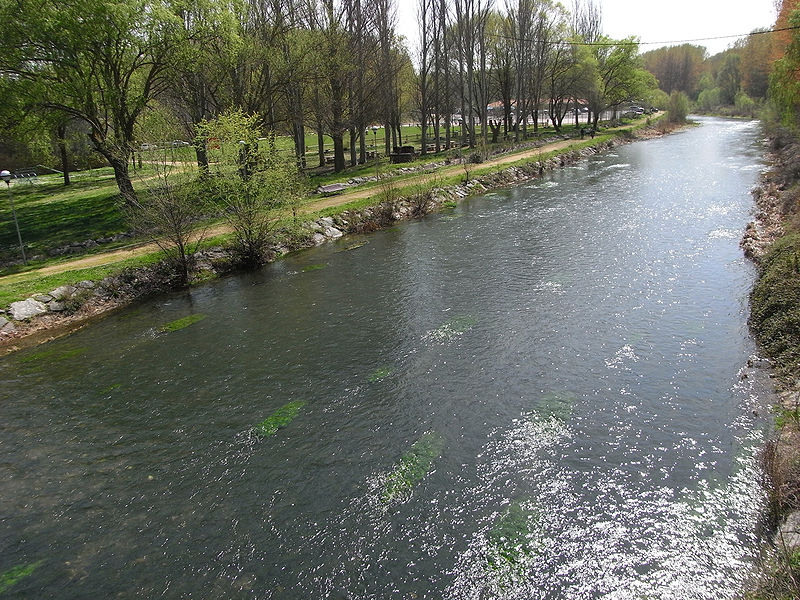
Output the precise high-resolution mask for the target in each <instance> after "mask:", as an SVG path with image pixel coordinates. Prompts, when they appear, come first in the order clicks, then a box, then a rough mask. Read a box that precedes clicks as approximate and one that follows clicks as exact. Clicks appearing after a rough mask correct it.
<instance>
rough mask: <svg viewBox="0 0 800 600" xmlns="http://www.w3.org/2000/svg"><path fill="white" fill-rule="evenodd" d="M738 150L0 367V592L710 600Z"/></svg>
mask: <svg viewBox="0 0 800 600" xmlns="http://www.w3.org/2000/svg"><path fill="white" fill-rule="evenodd" d="M757 138H758V130H757V126H756V125H754V124H751V123H738V122H737V123H732V122H727V121H720V120H713V119H709V120H704V124H703V127H701V128H696V129H693V130H690V131H686V132H683V133H680V134H676V135H673V136H670V137H668V138H665V139H660V140H652V141H649V142H643V143H638V144H634V145H630V146H625V147H622V148H619V149H618V150H616V151H615V153H614V154H608V155H605V156H596V157H592V158H591V159H590V160H588V161H585V162H582V163H580V164H579V165H576V166H574V167H570V168H567V169H564V170H562V171H560V172H558V173H555V174H553V175H552V177H551V178H550V179H548V180H546V181H544V182H535V183H533V184H531V185H526V186H524V187H520V188H515V189H511V190H506V191H502V192H495V193H493V194H491V195H489V196H486V197H482V198H474V199H470V200H468V201H466V202H464V203H462V204H461V205H459V207H458V208H456V209H454V211H453V212H450V213H449V214H442V215H438V216H433V217H431V218H428V219H426V220H423V221H421V222H416V223H410V224H405V225H402V226H399V227H396V228H392V229H390V230H388V231H384V232H380V233H377V234H375V235H373V236H370V238H369V244H366V245H364V244H361V243H360V242H361V241H363V240H356V242H359V243H358V246H357V247H358V250H357V251H354V252H350V251H348V252H342V250H347V249H354V248H355V247H354V246H353V244H354V243H355V242H354V241H353V240H342V241H341V242H340V243H339V244H334V245H330V246H328V247H324V248H318V249H315V250H312V251H309V252H307V253H302V254H297V255H294V256H291V257H289V258H287V259H285V260H283V261H280V262H279V263H276V264H275V265H272V266H270V267H269V268H267V269H264V270H263V271H262V272H260V273H257V274H252V275H248V276H243V277H239V278H231V279H227V280H224V281H218V282H214V283H211V284H209V285H207V286H204V287H200V288H197V289H193V290H191V291H190V292H188V293H185V294H176V295H174V296H170V297H168V298H162V299H159V300H157V301H153V302H151V303H148V304H144V305H142V306H139V307H137V308H136V309H135V310H131V311H127V312H125V313H122V314H120V315H116V316H114V317H111V318H109V319H107V320H106V321H103V322H101V323H99V324H98V325H96V326H94V327H92V328H90V329H87V330H84V331H81V332H79V333H77V334H75V335H73V336H71V337H70V338H67V339H64V340H60V341H57V342H54V343H51V344H48V345H46V346H43V347H42V348H39V349H37V350H35V351H29V352H27V353H23V354H19V355H17V356H11V357H8V358H6V359H3V360H2V362H0V375H1V376H2V379H3V382H4V385H3V386H2V389H0V403H2V404H1V406H2V410H3V419H2V422H1V423H0V456H2V459H0V475H1V476H0V506H2V509H0V510H2V513H0V514H2V518H0V573H5V572H12V573H21V572H22V571H24V570H25V569H26V567H27V566H29V565H36V568H35V570H31V572H30V573H29V574H27V575H26V576H25V577H20V578H18V579H17V580H15V582H14V584H13V586H11V587H9V588H8V590H7V591H6V592H5V595H6V596H8V597H11V598H13V597H17V598H30V597H52V598H85V597H111V596H116V595H119V596H122V597H131V596H140V597H162V596H163V597H186V598H188V597H192V598H268V599H273V598H274V599H280V600H284V599H307V598H337V599H338V598H342V599H343V598H354V599H355V598H357V599H382V598H387V597H402V598H419V599H423V598H427V599H432V600H434V599H436V600H439V599H448V600H449V599H464V600H467V599H476V600H479V599H485V598H500V599H526V600H527V599H531V598H620V599H623V598H624V599H628V598H639V597H641V598H659V599H662V598H663V599H667V598H708V599H711V598H714V599H716V598H732V597H734V596H735V595H736V588H737V585H740V584H742V582H744V581H745V580H746V578H747V577H748V575H749V573H750V571H751V569H752V564H753V560H754V557H755V555H756V553H757V545H758V523H759V516H760V511H761V507H762V503H763V498H762V492H761V490H760V488H759V486H758V479H759V473H758V465H757V459H756V453H757V450H758V448H759V447H760V445H761V444H762V443H763V431H764V427H765V424H764V422H763V421H762V420H761V419H760V418H759V417H758V416H756V415H757V414H764V412H765V411H763V410H762V407H763V406H764V405H766V404H768V403H769V398H768V385H767V384H766V383H765V379H766V378H765V373H764V372H763V371H761V370H759V368H757V367H752V368H748V367H746V366H745V365H746V363H747V360H748V358H749V357H750V356H751V355H752V354H753V353H754V347H753V344H752V341H751V340H750V338H749V336H748V332H747V327H746V302H747V293H748V291H749V288H750V286H751V284H752V280H753V268H752V267H751V265H749V264H748V263H747V262H746V261H745V260H744V259H743V257H742V255H741V251H740V250H739V248H738V238H739V234H740V232H741V231H742V230H743V228H744V224H745V223H746V221H747V220H748V215H749V210H750V206H751V200H750V196H749V188H750V187H751V186H752V185H753V184H754V182H755V178H756V176H757V173H758V168H759V166H760V163H759V159H758V157H759V154H760V148H759V147H758V145H757V143H756V140H757ZM194 315H202V316H203V318H199V317H194V318H193V316H194ZM165 324H175V325H173V326H171V327H168V329H169V331H167V332H164V333H159V330H161V329H163V328H164V327H165ZM184 324H190V325H191V326H182V325H184ZM178 325H181V326H178Z"/></svg>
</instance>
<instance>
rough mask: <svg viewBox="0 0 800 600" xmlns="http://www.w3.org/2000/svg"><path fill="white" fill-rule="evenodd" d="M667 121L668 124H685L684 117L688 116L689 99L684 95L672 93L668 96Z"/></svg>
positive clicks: (677, 92)
mask: <svg viewBox="0 0 800 600" xmlns="http://www.w3.org/2000/svg"><path fill="white" fill-rule="evenodd" d="M667 111H668V112H669V116H668V120H669V122H670V123H685V122H686V115H688V114H689V98H688V96H687V95H686V94H684V93H683V92H679V91H677V90H676V91H674V92H672V94H670V96H669V105H668V106H667Z"/></svg>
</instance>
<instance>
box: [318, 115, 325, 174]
mask: <svg viewBox="0 0 800 600" xmlns="http://www.w3.org/2000/svg"><path fill="white" fill-rule="evenodd" d="M324 135H325V134H324V133H322V123H321V122H320V121H317V151H318V152H319V166H320V167H324V166H325V138H324Z"/></svg>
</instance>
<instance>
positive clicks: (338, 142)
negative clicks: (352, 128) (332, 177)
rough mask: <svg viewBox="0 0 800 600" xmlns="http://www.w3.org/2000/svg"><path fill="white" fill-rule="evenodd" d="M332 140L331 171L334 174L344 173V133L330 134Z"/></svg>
mask: <svg viewBox="0 0 800 600" xmlns="http://www.w3.org/2000/svg"><path fill="white" fill-rule="evenodd" d="M331 137H332V138H333V170H334V172H336V173H341V172H342V171H344V133H343V132H341V131H337V132H336V133H333V134H331Z"/></svg>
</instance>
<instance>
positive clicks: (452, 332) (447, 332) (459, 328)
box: [425, 315, 478, 342]
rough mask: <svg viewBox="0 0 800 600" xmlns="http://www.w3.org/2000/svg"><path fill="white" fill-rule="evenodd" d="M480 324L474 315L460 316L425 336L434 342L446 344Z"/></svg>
mask: <svg viewBox="0 0 800 600" xmlns="http://www.w3.org/2000/svg"><path fill="white" fill-rule="evenodd" d="M477 324H478V319H477V318H476V317H473V316H472V315H458V316H455V317H453V318H452V319H450V320H449V321H447V322H446V323H444V324H443V325H441V326H440V327H438V328H436V329H434V330H432V331H429V332H428V333H427V334H425V339H429V340H433V341H434V342H446V341H448V340H451V339H453V338H456V337H459V336H461V335H463V334H465V333H466V332H467V331H469V330H470V329H472V328H473V327H475V325H477Z"/></svg>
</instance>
